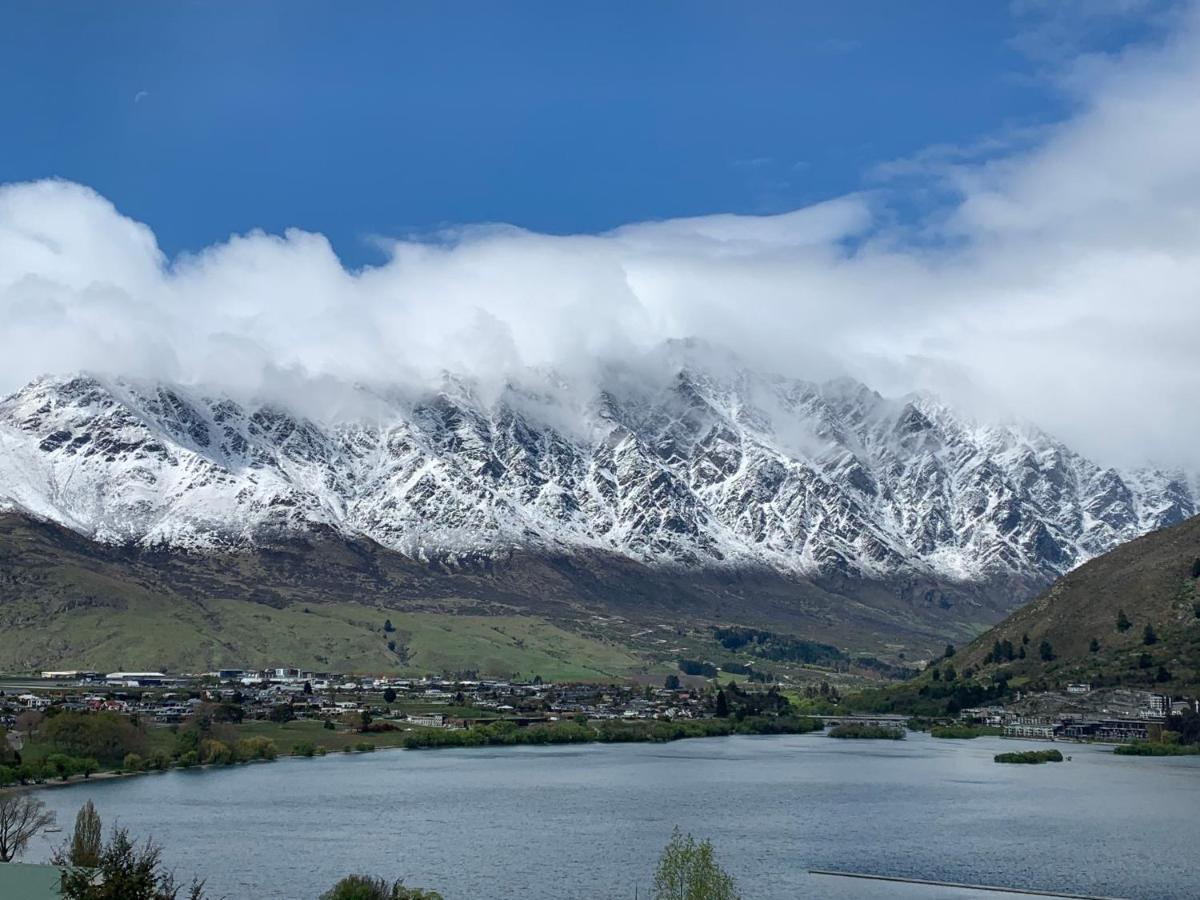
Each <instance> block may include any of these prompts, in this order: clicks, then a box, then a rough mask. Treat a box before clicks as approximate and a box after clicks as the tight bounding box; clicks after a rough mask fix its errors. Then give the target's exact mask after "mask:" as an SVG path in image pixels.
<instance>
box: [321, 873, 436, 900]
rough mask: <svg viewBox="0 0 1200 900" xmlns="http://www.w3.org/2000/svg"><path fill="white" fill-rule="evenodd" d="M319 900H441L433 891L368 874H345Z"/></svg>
mask: <svg viewBox="0 0 1200 900" xmlns="http://www.w3.org/2000/svg"><path fill="white" fill-rule="evenodd" d="M320 900H442V895H441V894H439V893H437V892H435V891H424V890H421V889H420V888H410V887H405V886H404V882H403V881H392V882H389V881H387V880H385V879H383V878H372V877H371V876H370V875H347V876H346V877H345V878H343V879H342V880H341V881H339V882H338V883H337V884H335V885H334V886H333V887H332V888H330V889H329V890H327V891H326V892H325V893H323V894H322V895H321V898H320Z"/></svg>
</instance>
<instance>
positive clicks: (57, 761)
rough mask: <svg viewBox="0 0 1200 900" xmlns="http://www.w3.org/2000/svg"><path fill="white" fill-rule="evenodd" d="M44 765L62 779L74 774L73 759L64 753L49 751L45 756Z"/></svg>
mask: <svg viewBox="0 0 1200 900" xmlns="http://www.w3.org/2000/svg"><path fill="white" fill-rule="evenodd" d="M46 765H47V766H49V767H50V771H52V772H53V773H54V774H55V776H56V777H58V778H60V779H61V780H63V781H66V780H67V779H68V778H70V777H71V776H72V775H74V774H75V760H74V759H72V758H71V757H69V756H67V755H66V754H65V753H51V754H50V755H49V756H47V757H46Z"/></svg>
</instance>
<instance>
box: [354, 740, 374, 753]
mask: <svg viewBox="0 0 1200 900" xmlns="http://www.w3.org/2000/svg"><path fill="white" fill-rule="evenodd" d="M354 749H355V750H357V751H358V752H359V753H372V752H374V750H375V745H374V744H368V743H367V742H366V741H363V742H362V743H361V744H355V745H354Z"/></svg>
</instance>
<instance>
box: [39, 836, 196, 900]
mask: <svg viewBox="0 0 1200 900" xmlns="http://www.w3.org/2000/svg"><path fill="white" fill-rule="evenodd" d="M54 865H56V866H58V868H59V870H60V871H61V872H62V888H61V890H62V896H63V900H179V896H180V894H179V892H180V890H181V888H180V886H179V885H177V884H176V883H175V876H174V875H172V874H171V872H169V871H167V870H166V869H165V868H164V867H163V863H162V848H161V847H159V846H158V845H157V844H155V843H154V842H153V841H149V840H148V841H146V842H145V843H144V844H142V845H141V846H140V847H138V846H135V845H134V843H133V841H132V840H131V839H130V837H129V832H128V830H126V829H124V828H118V829H116V830H114V831H113V833H112V837H110V838H109V839H108V843H107V844H105V845H104V847H103V848H102V849H101V851H100V859H99V862H98V863H97V865H96V866H95V867H94V868H91V869H81V868H78V867H76V866H74V865H73V864H72V863H71V861H70V859H69V858H68V857H66V856H64V855H63V854H61V853H58V854H56V855H55V858H54ZM185 896H186V897H187V898H188V900H204V883H203V882H201V881H195V880H193V881H192V884H191V886H190V888H189V889H188V892H187V894H186V895H185Z"/></svg>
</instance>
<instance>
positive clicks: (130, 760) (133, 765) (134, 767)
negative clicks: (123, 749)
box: [121, 753, 146, 772]
mask: <svg viewBox="0 0 1200 900" xmlns="http://www.w3.org/2000/svg"><path fill="white" fill-rule="evenodd" d="M145 765H146V763H145V761H144V760H143V759H142V758H141V757H140V756H138V755H137V754H136V753H126V754H125V759H124V760H123V761H122V762H121V768H122V769H124V770H125V771H126V772H140V771H142V769H143V768H144V767H145Z"/></svg>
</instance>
